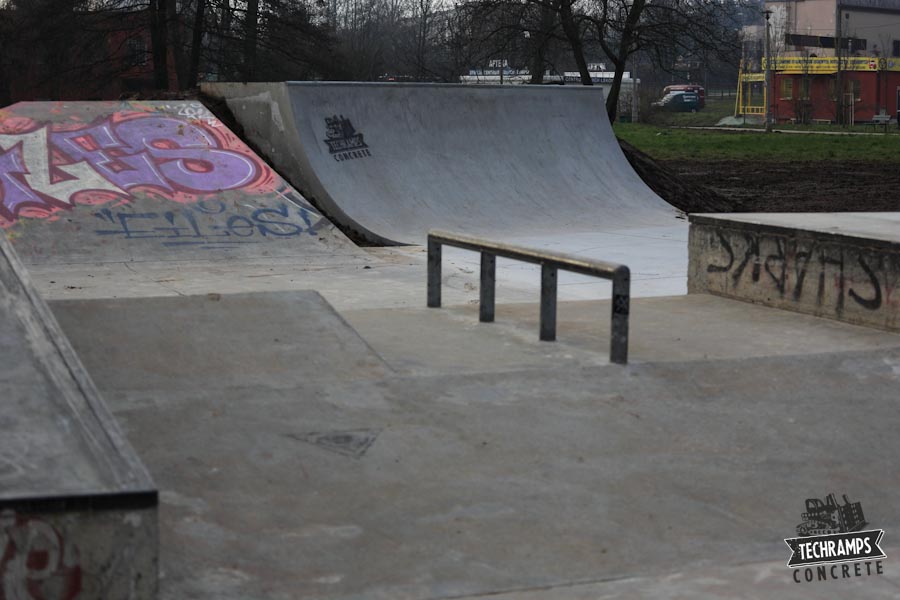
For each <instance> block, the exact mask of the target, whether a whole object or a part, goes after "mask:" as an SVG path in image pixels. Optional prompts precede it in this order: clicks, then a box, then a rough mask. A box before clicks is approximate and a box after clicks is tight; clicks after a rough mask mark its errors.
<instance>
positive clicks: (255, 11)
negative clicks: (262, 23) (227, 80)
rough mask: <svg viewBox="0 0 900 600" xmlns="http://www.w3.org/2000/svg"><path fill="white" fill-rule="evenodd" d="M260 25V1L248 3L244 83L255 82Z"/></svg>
mask: <svg viewBox="0 0 900 600" xmlns="http://www.w3.org/2000/svg"><path fill="white" fill-rule="evenodd" d="M258 23H259V0H248V1H247V16H246V18H245V21H244V77H243V79H244V81H253V78H254V77H255V76H256V36H257V34H258V33H259V32H258Z"/></svg>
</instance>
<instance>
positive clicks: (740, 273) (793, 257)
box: [688, 214, 900, 331]
mask: <svg viewBox="0 0 900 600" xmlns="http://www.w3.org/2000/svg"><path fill="white" fill-rule="evenodd" d="M891 216H893V215H892V214H891ZM845 220H846V221H848V222H849V223H851V226H849V227H842V223H843V221H845ZM690 221H691V228H690V235H689V242H688V244H689V250H688V253H689V266H688V293H693V294H696V293H710V294H717V295H720V296H726V297H729V298H735V299H739V300H744V301H747V302H754V303H758V304H765V305H767V306H773V307H776V308H782V309H787V310H794V311H797V312H802V313H807V314H812V315H816V316H819V317H826V318H830V319H836V320H839V321H845V322H848V323H855V324H858V325H866V326H869V327H876V328H879V329H888V330H894V331H896V330H900V319H898V315H900V300H898V299H897V298H896V297H894V293H893V292H894V290H895V288H896V286H897V282H898V279H900V238H897V236H896V234H895V233H893V232H886V231H885V224H886V223H887V224H890V223H892V220H891V219H887V221H885V220H884V219H873V218H869V219H866V218H865V217H862V216H860V215H853V214H848V215H841V214H829V215H823V214H819V215H804V214H794V215H718V216H714V215H693V216H691V219H690ZM811 221H812V222H813V226H812V227H807V226H805V223H807V222H811ZM867 227H868V230H867ZM892 238H893V239H892Z"/></svg>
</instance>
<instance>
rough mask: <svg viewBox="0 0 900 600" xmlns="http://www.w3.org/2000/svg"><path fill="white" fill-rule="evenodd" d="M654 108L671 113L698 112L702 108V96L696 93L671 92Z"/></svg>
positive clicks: (654, 104) (656, 103)
mask: <svg viewBox="0 0 900 600" xmlns="http://www.w3.org/2000/svg"><path fill="white" fill-rule="evenodd" d="M653 106H654V107H656V108H659V109H662V110H667V111H671V112H697V111H698V110H700V108H701V106H700V95H699V94H697V93H696V92H669V93H668V94H666V95H665V96H663V97H662V98H660V99H659V101H658V102H654V103H653Z"/></svg>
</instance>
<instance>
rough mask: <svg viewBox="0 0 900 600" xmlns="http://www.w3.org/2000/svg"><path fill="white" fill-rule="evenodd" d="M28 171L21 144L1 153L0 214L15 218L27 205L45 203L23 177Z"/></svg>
mask: <svg viewBox="0 0 900 600" xmlns="http://www.w3.org/2000/svg"><path fill="white" fill-rule="evenodd" d="M26 173H28V169H27V167H26V166H25V160H24V159H23V157H22V145H21V144H17V145H15V146H13V147H12V148H10V149H9V150H7V151H6V152H2V153H0V215H2V216H4V217H6V218H13V217H14V216H15V215H16V214H18V212H19V210H20V209H21V208H22V207H23V206H25V205H28V204H33V205H43V204H44V201H43V200H42V199H41V197H40V196H39V195H38V194H37V192H35V191H34V190H32V189H31V188H30V187H29V186H28V184H27V183H25V180H24V179H23V178H22V176H23V175H25V174H26Z"/></svg>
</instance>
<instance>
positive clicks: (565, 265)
mask: <svg viewBox="0 0 900 600" xmlns="http://www.w3.org/2000/svg"><path fill="white" fill-rule="evenodd" d="M444 245H447V246H454V247H456V248H462V249H464V250H473V251H475V252H479V253H480V254H481V288H480V310H479V320H480V321H482V322H484V323H490V322H492V321H493V320H494V289H495V287H496V279H497V277H496V274H497V257H498V256H502V257H503V258H511V259H513V260H520V261H523V262H528V263H534V264H539V265H541V325H540V339H541V340H544V341H553V340H555V339H556V296H557V290H556V288H557V286H556V278H557V271H559V270H560V269H561V270H563V271H570V272H572V273H580V274H582V275H591V276H594V277H600V278H602V279H610V280H612V286H613V289H612V324H611V326H610V335H611V339H610V345H609V359H610V361H611V362H614V363H618V364H623V365H624V364H626V363H627V362H628V310H629V302H630V295H631V292H630V288H631V274H630V272H629V270H628V267H626V266H625V265H617V264H614V263H608V262H603V261H599V260H588V259H584V258H578V257H576V256H569V255H566V254H559V253H556V252H546V251H543V250H534V249H531V248H522V247H519V246H511V245H509V244H504V243H501V242H490V241H487V240H482V239H478V238H474V237H469V236H467V235H460V234H456V233H449V232H446V231H437V230H432V231H430V232H429V233H428V306H430V307H433V308H437V307H440V305H441V248H442V246H444Z"/></svg>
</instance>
